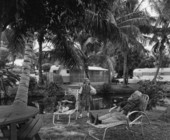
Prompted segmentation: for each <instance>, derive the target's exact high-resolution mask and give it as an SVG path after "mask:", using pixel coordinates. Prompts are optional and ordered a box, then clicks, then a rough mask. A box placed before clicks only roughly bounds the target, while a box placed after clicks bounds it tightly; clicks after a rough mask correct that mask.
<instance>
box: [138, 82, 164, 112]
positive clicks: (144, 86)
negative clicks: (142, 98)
mask: <svg viewBox="0 0 170 140" xmlns="http://www.w3.org/2000/svg"><path fill="white" fill-rule="evenodd" d="M139 85H140V87H139V91H141V92H142V93H143V94H147V95H149V98H150V100H149V104H148V108H147V109H148V110H151V109H152V108H154V107H156V105H159V104H160V103H161V102H162V101H163V99H164V98H165V95H166V91H165V90H164V88H163V86H162V85H163V83H161V82H157V83H156V84H155V83H154V82H152V81H141V82H140V83H139Z"/></svg>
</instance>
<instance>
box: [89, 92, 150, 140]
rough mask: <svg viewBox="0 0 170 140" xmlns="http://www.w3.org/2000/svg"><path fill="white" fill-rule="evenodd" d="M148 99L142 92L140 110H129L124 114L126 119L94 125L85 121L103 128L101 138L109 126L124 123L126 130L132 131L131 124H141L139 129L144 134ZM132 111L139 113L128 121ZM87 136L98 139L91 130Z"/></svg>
mask: <svg viewBox="0 0 170 140" xmlns="http://www.w3.org/2000/svg"><path fill="white" fill-rule="evenodd" d="M148 101H149V96H148V95H146V94H142V98H141V104H140V108H141V110H142V111H132V112H129V113H128V114H127V116H126V120H121V121H116V122H113V123H110V124H99V125H94V124H92V123H90V121H87V123H88V124H90V125H92V126H94V127H95V128H104V133H103V140H104V139H105V135H106V131H107V130H108V129H109V128H113V127H117V126H120V125H124V126H125V127H126V128H127V129H128V130H130V131H131V132H132V129H131V128H132V126H133V125H136V124H140V125H141V129H142V135H144V132H143V118H144V117H145V118H146V119H147V121H148V122H149V124H150V120H149V118H148V116H147V114H146V113H145V110H146V108H147V104H148ZM114 109H115V107H113V108H111V109H110V110H109V112H111V111H112V110H114ZM134 113H138V114H139V115H138V116H137V117H136V118H135V119H134V120H133V121H130V119H129V118H130V116H131V115H133V114H134ZM89 136H91V137H93V138H94V139H97V140H99V139H98V138H97V137H95V136H94V135H93V134H92V133H91V131H89Z"/></svg>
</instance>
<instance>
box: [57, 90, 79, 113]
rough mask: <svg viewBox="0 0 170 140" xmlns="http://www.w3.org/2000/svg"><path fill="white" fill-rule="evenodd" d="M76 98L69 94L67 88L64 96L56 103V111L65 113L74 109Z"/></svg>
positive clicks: (69, 91)
mask: <svg viewBox="0 0 170 140" xmlns="http://www.w3.org/2000/svg"><path fill="white" fill-rule="evenodd" d="M75 103H76V98H75V96H74V95H72V94H71V89H70V88H69V89H68V90H67V92H65V96H64V97H63V98H62V99H61V101H59V102H58V106H57V111H59V112H65V111H68V110H72V109H75Z"/></svg>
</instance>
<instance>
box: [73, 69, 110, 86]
mask: <svg viewBox="0 0 170 140" xmlns="http://www.w3.org/2000/svg"><path fill="white" fill-rule="evenodd" d="M88 70H89V77H90V81H91V82H108V81H109V75H108V70H107V69H105V68H102V67H97V66H89V67H88ZM85 77H86V75H85V72H84V71H83V70H81V69H73V70H70V82H71V83H74V82H83V80H84V78H85Z"/></svg>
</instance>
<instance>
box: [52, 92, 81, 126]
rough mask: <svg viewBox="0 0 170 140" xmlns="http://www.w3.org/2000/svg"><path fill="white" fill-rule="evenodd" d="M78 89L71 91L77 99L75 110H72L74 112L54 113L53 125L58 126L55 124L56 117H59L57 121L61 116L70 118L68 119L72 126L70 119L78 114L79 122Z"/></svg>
mask: <svg viewBox="0 0 170 140" xmlns="http://www.w3.org/2000/svg"><path fill="white" fill-rule="evenodd" d="M78 91H79V90H78V89H71V95H74V96H75V98H76V103H75V109H72V110H68V111H65V112H58V111H56V112H54V113H53V124H54V125H57V124H56V123H55V117H56V116H57V120H59V116H61V115H67V116H68V117H69V119H68V125H69V124H70V119H71V115H72V114H74V113H76V120H77V117H78V107H79V94H78Z"/></svg>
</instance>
